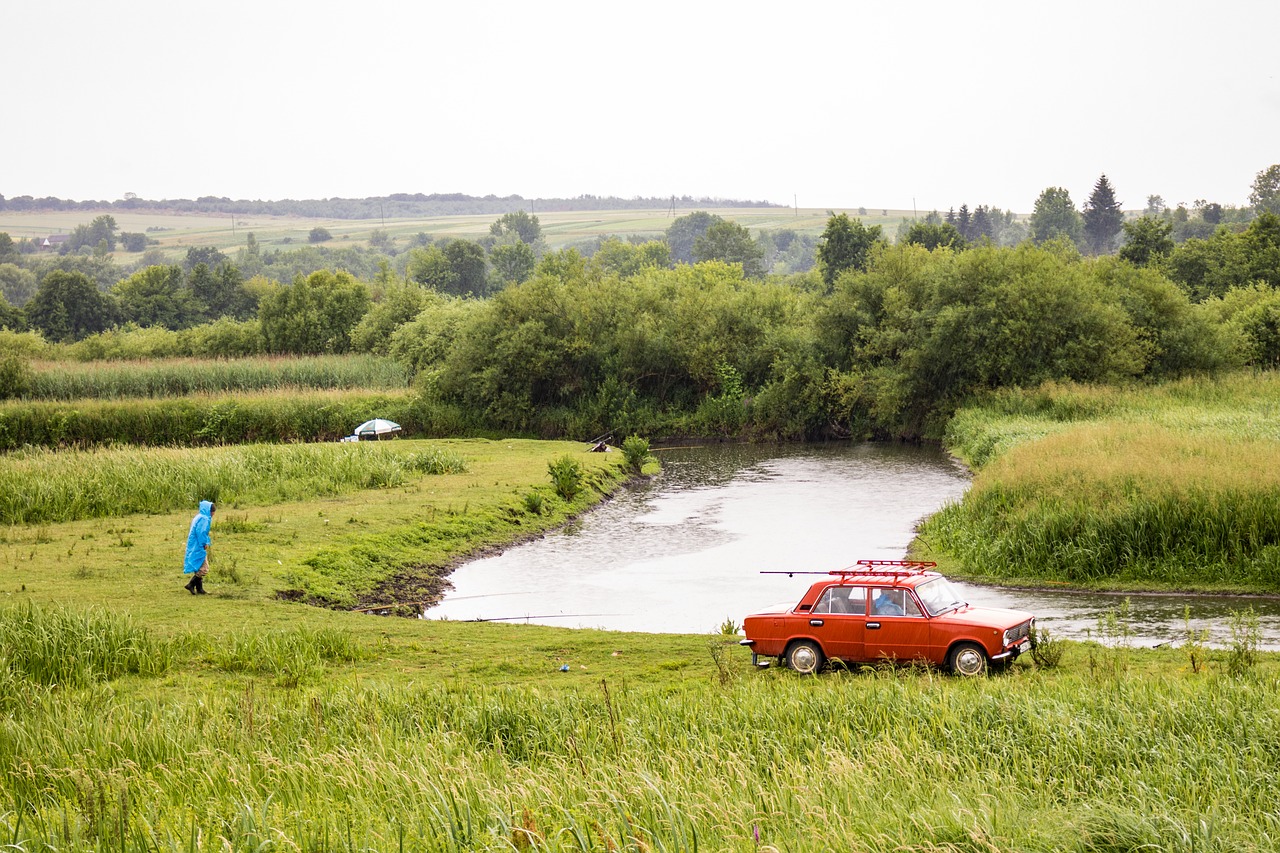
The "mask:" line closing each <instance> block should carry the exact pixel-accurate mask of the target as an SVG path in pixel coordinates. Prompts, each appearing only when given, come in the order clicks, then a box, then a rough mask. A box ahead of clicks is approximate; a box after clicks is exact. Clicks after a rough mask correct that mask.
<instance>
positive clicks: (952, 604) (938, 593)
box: [916, 578, 965, 616]
mask: <svg viewBox="0 0 1280 853" xmlns="http://www.w3.org/2000/svg"><path fill="white" fill-rule="evenodd" d="M916 595H918V596H920V603H921V604H923V605H924V607H925V610H928V611H929V615H930V616H937V615H938V614H939V613H945V612H946V611H948V610H952V609H954V608H956V607H963V606H964V604H965V602H964V601H963V600H962V599H961V598H960V593H958V592H956V588H955V587H954V586H952V585H951V582H950V581H948V580H947V579H946V578H934V579H933V580H931V581H925V582H924V583H922V584H920V585H919V586H918V587H916Z"/></svg>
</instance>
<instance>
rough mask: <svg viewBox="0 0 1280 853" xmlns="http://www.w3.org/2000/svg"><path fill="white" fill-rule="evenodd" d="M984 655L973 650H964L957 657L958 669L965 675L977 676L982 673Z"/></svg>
mask: <svg viewBox="0 0 1280 853" xmlns="http://www.w3.org/2000/svg"><path fill="white" fill-rule="evenodd" d="M982 665H983V658H982V655H981V654H979V653H978V652H977V651H975V650H973V649H964V650H963V651H961V652H960V654H959V655H957V656H956V669H957V670H959V671H960V673H961V674H963V675H977V674H978V673H980V672H982Z"/></svg>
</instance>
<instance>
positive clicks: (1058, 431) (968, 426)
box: [917, 373, 1280, 593]
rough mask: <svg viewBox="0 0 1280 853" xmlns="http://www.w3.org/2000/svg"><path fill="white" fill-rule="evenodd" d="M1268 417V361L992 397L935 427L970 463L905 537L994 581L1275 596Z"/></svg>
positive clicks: (1273, 477) (1276, 502)
mask: <svg viewBox="0 0 1280 853" xmlns="http://www.w3.org/2000/svg"><path fill="white" fill-rule="evenodd" d="M1277 415H1280V376H1277V374H1275V373H1257V374H1252V373H1240V374H1235V375H1232V376H1229V377H1224V378H1221V379H1217V380H1209V379H1188V380H1182V381H1178V382H1171V383H1167V384H1163V385H1158V386H1151V387H1135V388H1130V389H1120V388H1097V387H1091V386H1082V385H1071V384H1055V383H1050V384H1047V385H1044V386H1042V387H1040V388H1038V389H1035V390H1025V391H1024V390H1012V391H1005V392H1001V393H998V394H994V395H992V396H991V397H990V398H989V399H987V400H986V401H984V402H981V403H976V404H973V405H970V406H968V407H965V408H963V409H961V411H960V412H958V413H957V415H956V416H955V418H953V419H952V421H951V422H950V424H949V426H948V429H947V443H948V446H949V447H951V448H952V449H953V450H954V452H956V453H957V454H958V455H959V456H960V457H961V458H962V459H964V460H965V461H967V462H968V463H970V464H971V465H973V466H974V467H975V468H976V469H977V470H976V475H975V477H974V482H973V486H972V488H971V489H970V490H969V491H968V492H967V493H966V495H965V497H964V499H963V500H962V501H960V502H959V503H956V504H953V505H951V506H948V507H946V508H945V509H943V510H942V511H941V512H939V513H937V514H936V515H934V516H933V517H931V518H930V519H929V520H928V521H927V522H926V523H925V524H924V525H923V527H922V529H921V539H920V541H919V542H918V543H917V545H918V550H919V551H920V552H921V553H926V552H927V553H933V554H937V555H939V556H941V557H942V558H943V559H944V560H949V561H954V562H949V563H948V565H950V566H952V567H953V569H954V571H955V572H956V573H963V574H966V575H970V576H977V577H983V578H988V579H998V580H1001V581H1018V580H1031V581H1033V582H1035V581H1039V582H1044V581H1056V582H1062V581H1065V582H1068V583H1071V584H1074V585H1078V586H1085V587H1094V588H1112V589H1115V588H1119V589H1172V590H1191V589H1198V590H1220V591H1231V592H1262V593H1280V474H1278V473H1277V472H1280V419H1278V418H1277Z"/></svg>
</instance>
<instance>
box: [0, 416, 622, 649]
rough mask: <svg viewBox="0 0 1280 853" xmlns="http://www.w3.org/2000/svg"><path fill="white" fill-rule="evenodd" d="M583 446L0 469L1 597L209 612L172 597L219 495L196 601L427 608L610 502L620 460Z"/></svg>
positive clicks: (25, 460)
mask: <svg viewBox="0 0 1280 853" xmlns="http://www.w3.org/2000/svg"><path fill="white" fill-rule="evenodd" d="M583 447H584V445H581V444H576V443H568V442H535V441H523V440H507V441H500V442H495V441H486V440H482V439H474V440H451V441H431V442H426V441H416V440H397V441H393V442H378V443H373V442H365V443H360V444H350V445H341V444H336V443H334V444H327V445H294V446H255V447H245V448H207V449H185V450H182V449H175V450H155V451H148V452H145V453H142V452H137V451H129V450H123V449H122V450H110V451H93V452H89V451H77V452H62V453H56V454H53V453H46V452H36V453H28V454H16V455H10V456H5V457H0V482H3V483H4V484H5V486H4V494H5V495H6V502H5V504H4V506H5V509H4V512H5V513H6V515H5V520H6V523H7V526H5V527H0V595H4V596H6V597H12V598H10V599H9V600H16V601H24V600H32V601H36V602H62V601H75V602H94V603H98V604H101V605H103V606H105V607H107V608H108V609H111V610H113V611H114V610H122V611H123V612H125V613H129V614H133V615H136V616H138V617H139V618H142V619H143V620H144V621H145V622H147V623H151V622H153V621H154V622H157V623H159V624H172V623H173V620H175V619H178V620H182V619H188V618H191V617H192V616H193V615H194V614H197V613H205V612H207V609H205V608H201V607H200V606H199V604H198V603H196V602H194V601H193V600H191V598H190V596H186V594H185V593H183V592H182V589H181V585H180V566H181V561H182V548H183V544H184V542H185V537H186V531H187V526H188V524H189V523H190V520H191V516H192V515H193V514H194V512H195V502H196V501H197V500H199V499H200V498H202V497H206V496H215V497H216V498H217V500H218V502H219V509H218V517H217V519H216V521H215V524H214V531H213V532H214V544H213V548H212V550H211V552H210V562H211V564H212V566H213V575H212V577H211V578H210V580H209V583H208V586H209V587H210V588H212V589H215V590H216V596H217V597H218V598H220V599H226V600H234V601H236V602H239V603H241V604H244V605H246V606H253V607H255V608H256V607H258V606H261V605H262V604H263V603H264V602H271V601H272V600H274V599H275V598H276V597H278V596H286V597H290V598H296V599H301V600H304V601H311V602H316V603H322V604H328V605H334V606H340V607H351V606H356V605H362V604H365V605H373V604H382V603H388V604H392V605H394V604H396V603H397V602H407V601H422V600H428V599H431V598H432V597H433V596H435V595H438V594H439V591H440V589H441V584H442V583H443V581H442V580H441V577H442V575H443V574H444V573H445V572H446V569H447V567H448V566H449V565H450V564H451V563H452V562H453V561H454V560H456V559H457V558H458V557H459V556H461V555H464V554H469V553H473V552H475V551H477V550H479V549H483V548H486V547H493V546H499V545H502V544H505V543H507V542H510V541H512V540H516V539H519V538H521V537H525V536H530V535H537V534H538V533H540V532H541V531H545V530H548V529H550V528H552V527H555V526H556V525H558V524H562V523H563V522H564V521H565V520H566V519H567V518H569V517H570V516H572V515H574V514H576V513H579V512H582V511H584V510H585V509H587V508H588V507H590V506H591V505H592V504H593V503H595V502H596V501H598V500H600V498H601V496H602V495H603V494H605V493H607V492H609V491H611V490H613V489H614V488H617V487H618V485H619V483H620V482H621V481H622V480H623V479H624V478H625V476H626V474H627V472H626V471H625V470H624V469H623V466H622V464H621V463H622V454H621V453H610V454H599V453H584V452H583ZM563 455H569V456H571V457H572V458H573V459H574V460H576V461H578V463H579V464H580V465H581V466H582V481H583V483H584V485H585V486H586V488H584V489H583V491H582V492H581V493H580V494H578V495H576V496H575V497H573V499H572V500H565V499H564V498H562V497H560V496H559V495H558V494H557V493H556V490H555V489H554V487H553V484H552V480H551V478H550V476H549V472H548V466H549V464H550V463H551V462H552V461H553V460H554V459H556V458H559V457H561V456H563ZM11 490H12V491H11ZM62 519H74V520H62ZM19 522H25V523H19ZM254 612H255V614H256V613H257V611H256V610H255V611H254ZM227 616H228V618H229V620H230V621H229V623H228V624H229V625H236V624H241V622H242V618H241V617H239V616H233V615H232V614H231V612H230V611H227ZM255 618H257V617H256V615H255Z"/></svg>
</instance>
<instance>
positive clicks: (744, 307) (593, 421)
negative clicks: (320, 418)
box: [0, 169, 1280, 438]
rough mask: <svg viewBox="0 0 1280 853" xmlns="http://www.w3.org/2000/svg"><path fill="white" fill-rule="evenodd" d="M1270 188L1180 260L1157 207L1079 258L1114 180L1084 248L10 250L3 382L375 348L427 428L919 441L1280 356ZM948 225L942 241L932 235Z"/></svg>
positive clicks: (688, 224) (631, 243)
mask: <svg viewBox="0 0 1280 853" xmlns="http://www.w3.org/2000/svg"><path fill="white" fill-rule="evenodd" d="M1277 171H1278V172H1280V169H1277ZM1266 174H1267V173H1265V172H1264V173H1260V176H1259V181H1258V184H1259V186H1258V187H1255V190H1256V192H1255V195H1256V196H1257V202H1256V206H1257V210H1258V211H1260V212H1259V213H1258V215H1256V216H1254V217H1253V218H1252V220H1250V221H1249V222H1248V223H1247V224H1245V225H1243V226H1242V227H1240V228H1236V227H1232V226H1231V225H1229V224H1225V223H1224V224H1222V225H1220V227H1219V228H1217V229H1216V230H1215V231H1214V232H1213V233H1212V234H1211V235H1209V236H1208V237H1204V238H1199V237H1191V238H1188V239H1186V240H1185V241H1184V242H1182V243H1181V244H1179V243H1176V242H1175V240H1174V237H1173V230H1174V228H1175V227H1176V226H1175V222H1174V219H1173V217H1172V216H1168V217H1166V216H1164V215H1163V214H1160V215H1146V216H1142V217H1138V218H1136V219H1129V220H1124V219H1123V218H1121V220H1120V222H1119V225H1120V229H1121V230H1120V237H1119V239H1118V241H1117V245H1118V246H1119V249H1118V251H1116V252H1115V253H1112V254H1108V253H1093V252H1092V251H1091V250H1092V249H1094V248H1097V247H1098V246H1099V245H1100V244H1099V243H1098V242H1097V241H1098V240H1101V239H1102V238H1103V237H1104V236H1105V234H1106V233H1109V232H1107V231H1105V230H1104V229H1103V228H1102V226H1101V225H1098V224H1097V223H1104V224H1106V227H1107V228H1112V227H1114V225H1115V219H1114V217H1110V218H1109V212H1110V211H1113V210H1115V209H1116V207H1117V205H1116V204H1115V203H1114V193H1112V194H1111V200H1110V201H1108V200H1107V191H1108V190H1109V182H1106V181H1105V178H1104V179H1100V180H1099V184H1098V187H1096V188H1095V194H1094V196H1092V197H1091V198H1090V204H1089V205H1087V206H1086V208H1085V210H1084V211H1083V212H1080V213H1078V215H1079V217H1080V223H1079V224H1080V237H1079V239H1078V240H1077V238H1076V237H1075V236H1074V234H1073V233H1061V232H1060V231H1054V230H1052V229H1048V226H1047V225H1046V224H1045V223H1046V221H1047V220H1045V219H1044V218H1037V216H1038V215H1040V214H1043V215H1044V216H1049V215H1050V214H1049V212H1048V211H1049V210H1050V209H1052V211H1053V215H1054V216H1059V215H1060V214H1061V213H1062V210H1063V208H1062V206H1061V204H1060V202H1061V200H1062V199H1061V195H1062V194H1061V193H1057V192H1054V191H1050V190H1046V193H1045V194H1044V198H1046V200H1047V203H1046V205H1045V207H1044V209H1043V210H1037V216H1033V217H1032V221H1031V226H1030V229H1029V236H1028V238H1027V239H1025V240H1023V241H1022V242H1020V243H1019V244H1018V245H1016V246H1012V247H1006V246H999V245H996V244H995V243H994V242H993V241H992V240H990V239H980V240H977V241H972V242H971V241H969V240H966V239H965V238H964V237H963V235H960V234H959V226H958V223H959V222H961V221H962V217H959V216H957V217H956V218H955V219H956V223H957V224H952V223H949V222H946V221H945V220H943V219H942V218H941V217H938V220H937V221H936V222H920V223H914V224H913V226H912V228H916V226H920V230H919V231H918V234H917V235H924V236H923V237H921V239H914V236H917V235H913V238H906V239H899V240H898V241H897V242H896V243H890V242H889V241H888V240H887V239H886V238H885V237H884V235H883V234H882V233H881V228H880V227H879V226H867V225H865V224H863V223H862V222H861V220H859V219H857V218H855V217H850V216H848V215H847V214H833V215H831V216H830V217H829V218H828V220H827V223H826V227H825V228H824V230H823V232H822V234H821V235H820V236H819V237H818V238H816V239H812V238H809V241H808V242H809V244H810V245H811V247H812V257H811V260H810V262H809V264H808V265H807V267H806V268H804V269H799V270H795V271H787V272H776V270H778V269H779V268H780V266H779V262H778V260H777V258H778V257H780V256H783V255H785V254H786V253H787V252H793V251H795V250H796V249H797V247H800V248H801V249H803V248H804V246H805V245H806V238H805V237H804V236H803V235H799V234H794V233H788V232H786V231H785V230H780V231H777V232H773V233H769V234H765V233H762V234H757V235H754V236H753V235H752V234H751V233H750V232H749V231H748V230H747V229H746V228H743V227H742V226H740V225H738V224H737V223H734V222H731V221H728V220H725V219H723V218H721V217H719V216H718V215H716V214H714V213H710V212H707V211H699V212H697V213H694V214H690V215H688V216H684V217H680V218H679V219H677V220H675V221H673V222H672V224H671V225H670V227H669V228H668V229H667V231H666V233H665V234H664V235H663V239H661V240H639V239H635V240H623V239H619V238H616V237H611V238H602V239H600V240H598V241H595V242H594V244H593V245H592V246H590V247H587V249H588V250H586V251H584V250H582V249H579V248H568V249H561V250H558V251H550V250H548V249H547V247H546V246H545V241H544V237H543V235H542V232H541V226H540V223H539V222H538V219H537V217H536V216H534V215H531V214H528V213H526V212H524V211H516V212H512V213H508V214H504V215H503V216H502V217H499V218H498V219H497V220H495V221H494V222H493V224H492V226H491V228H490V233H489V234H487V235H486V236H485V237H484V238H482V239H481V240H478V241H471V240H458V239H444V240H433V239H431V238H429V237H427V236H426V235H422V236H423V239H422V240H419V241H417V243H416V245H413V246H411V247H410V248H409V249H408V250H407V251H405V252H403V253H400V255H398V256H397V257H396V258H394V259H389V258H387V257H386V256H381V255H376V254H373V255H370V256H369V257H370V259H376V260H370V262H369V263H367V264H366V266H365V267H364V268H363V269H362V270H361V271H359V272H352V271H351V270H349V269H343V268H335V267H334V266H332V265H328V266H326V265H324V262H325V261H332V260H333V257H334V256H333V255H328V256H326V255H311V256H310V260H311V261H312V262H314V263H316V264H317V265H318V266H317V267H316V268H314V269H310V270H305V271H304V270H299V271H297V272H296V273H295V274H294V275H293V276H292V278H291V279H285V280H283V281H282V280H281V279H279V278H274V277H272V276H271V274H270V273H271V271H272V270H273V269H275V268H276V267H275V264H274V260H275V258H274V257H273V255H275V254H287V253H285V252H275V251H263V250H262V249H261V248H260V247H258V246H257V245H256V243H255V241H254V240H253V237H252V235H249V236H248V238H247V240H246V245H245V246H244V247H242V248H241V249H239V250H238V251H237V252H236V254H235V255H234V256H231V257H228V256H226V255H224V254H223V253H221V252H219V251H218V250H216V249H212V248H208V247H203V248H192V249H190V250H189V251H188V253H187V256H186V258H185V259H184V261H183V262H182V263H175V264H152V265H149V266H144V267H142V268H140V269H137V270H136V271H134V272H133V273H132V274H130V275H128V276H126V277H124V278H121V279H119V280H117V281H114V282H108V283H106V284H105V285H104V283H103V281H102V280H101V279H99V278H96V277H95V276H96V275H101V274H103V273H104V270H109V269H110V258H109V257H103V256H101V255H100V254H97V255H95V254H90V255H82V254H69V255H67V256H62V257H57V258H41V259H37V261H36V262H35V265H34V266H22V265H20V264H21V263H22V262H23V256H21V255H19V254H18V253H17V252H16V251H15V248H14V245H13V243H12V241H8V242H5V241H4V240H0V284H2V285H3V286H4V288H5V296H6V299H9V298H10V294H11V293H13V292H15V289H16V290H20V291H25V292H26V294H27V298H26V300H25V301H23V302H22V304H21V307H19V306H18V305H14V304H11V301H10V302H6V303H5V304H4V305H3V306H0V312H3V313H2V314H0V326H4V327H7V328H8V329H10V330H11V333H10V334H8V335H7V336H6V337H5V338H4V340H5V341H7V344H6V347H7V349H8V351H9V353H10V354H9V355H7V356H2V357H4V358H7V359H9V362H8V367H6V368H5V371H7V373H5V371H0V373H4V375H7V376H9V377H10V379H9V380H5V381H7V383H8V384H7V386H5V381H0V391H3V390H4V388H5V387H7V389H8V390H7V391H6V392H5V393H6V394H7V395H8V396H20V395H21V365H20V364H17V362H16V361H15V359H19V358H21V357H26V356H17V355H14V354H13V353H14V352H18V351H21V352H23V353H26V354H27V355H30V354H32V353H35V352H38V351H40V348H41V347H49V346H51V345H52V344H57V345H59V346H61V347H62V349H61V350H60V351H59V352H61V353H62V354H64V355H66V356H67V357H73V358H74V357H81V358H98V357H113V356H115V357H119V356H121V355H125V354H127V355H129V356H131V357H138V356H139V355H150V356H167V355H203V356H223V357H232V356H241V355H254V354H272V353H292V354H321V353H347V352H368V353H377V354H385V355H391V356H393V357H395V358H396V359H398V360H400V361H401V362H402V363H403V364H404V365H405V366H406V368H407V369H408V370H409V371H411V373H412V375H413V376H414V377H415V383H416V387H417V388H418V390H419V392H420V394H421V395H422V396H423V399H424V400H427V401H429V403H430V405H429V406H428V409H429V410H430V411H434V412H436V413H437V415H438V417H439V418H440V422H439V424H438V425H437V426H438V428H439V429H440V430H441V431H449V430H451V429H470V430H486V429H501V430H515V431H520V432H527V433H534V434H539V435H581V434H585V433H588V432H590V433H592V434H598V433H600V432H603V431H605V430H608V429H629V430H635V431H644V432H647V433H650V434H664V433H665V434H677V433H681V432H685V433H698V434H733V435H740V434H752V435H757V436H762V437H763V436H768V437H793V438H794V437H808V438H815V437H823V436H842V435H864V436H865V435H882V436H885V435H894V436H904V437H907V436H922V435H934V434H937V432H938V430H939V429H940V424H941V423H942V422H943V421H944V420H945V418H946V417H947V416H948V415H949V413H950V411H952V410H953V409H954V407H955V406H956V405H958V404H959V403H960V402H961V401H962V400H964V399H966V398H967V397H969V396H971V395H973V394H979V393H982V392H984V391H987V390H991V389H996V388H1001V387H1007V386H1018V385H1028V384H1035V383H1038V382H1041V381H1044V380H1047V379H1071V380H1079V381H1099V382H1113V381H1132V380H1143V379H1162V378H1167V377H1175V376H1181V375H1184V374H1187V373H1196V372H1212V371H1217V370H1223V369H1229V368H1234V367H1240V366H1249V365H1252V366H1261V367H1274V366H1277V364H1280V295H1278V293H1280V291H1277V288H1280V215H1277V214H1276V213H1273V212H1271V211H1270V209H1269V207H1268V206H1267V205H1268V204H1269V203H1270V202H1271V200H1272V199H1271V198H1269V197H1267V196H1266V195H1265V194H1264V193H1263V192H1262V190H1263V189H1265V187H1263V186H1261V185H1262V183H1263V180H1262V179H1263V176H1265V175H1266ZM1049 202H1052V206H1051V205H1050V204H1049ZM979 209H982V210H983V211H984V212H986V213H987V214H988V216H987V220H988V221H992V220H994V219H995V218H996V217H994V216H992V215H991V209H990V208H984V207H980V208H979ZM1206 209H1207V208H1206ZM962 210H963V208H962ZM1091 213H1093V214H1094V215H1093V216H1091V215H1090V214H1091ZM1210 215H1212V214H1210ZM975 218H978V217H976V210H975V212H974V214H971V215H970V217H969V225H970V227H972V226H973V222H974V219H975ZM1089 222H1093V223H1094V226H1093V227H1092V229H1091V230H1090V229H1086V227H1085V226H1086V224H1087V223H1089ZM948 228H949V229H952V230H954V231H956V232H957V239H952V240H949V241H944V242H936V241H932V237H933V236H936V235H937V233H938V232H939V231H942V232H945V231H946V229H948ZM924 229H933V230H932V231H930V232H928V233H925V230H924ZM909 230H910V229H909ZM1091 235H1092V236H1091ZM926 238H927V239H926ZM294 251H301V252H306V253H315V252H317V251H318V249H317V247H304V248H301V249H299V250H294ZM771 258H772V259H773V265H772V267H769V266H767V265H768V264H769V261H770V259H771ZM391 260H395V261H397V263H396V264H394V265H393V264H392V263H391V262H390V261H391ZM15 261H16V262H17V263H15ZM770 269H772V270H774V271H773V272H770V271H769V270H770ZM15 280H16V281H17V284H16V285H15V283H14V282H15ZM19 295H21V294H19ZM24 330H29V331H28V333H27V334H26V335H22V334H16V333H19V332H22V331H24ZM20 341H21V342H24V343H21V344H19V343H18V342H20Z"/></svg>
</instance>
